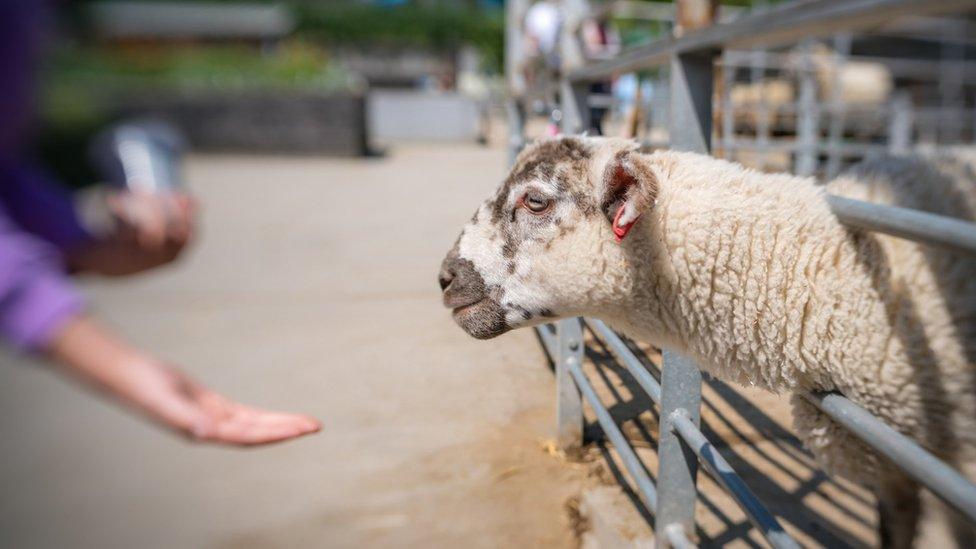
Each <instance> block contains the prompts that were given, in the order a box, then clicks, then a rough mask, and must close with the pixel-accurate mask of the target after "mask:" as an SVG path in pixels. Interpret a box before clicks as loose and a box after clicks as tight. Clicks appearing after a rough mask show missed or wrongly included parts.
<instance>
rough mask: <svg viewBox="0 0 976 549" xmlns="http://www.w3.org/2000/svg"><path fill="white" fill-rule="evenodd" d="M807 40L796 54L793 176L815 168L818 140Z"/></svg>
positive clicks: (812, 78)
mask: <svg viewBox="0 0 976 549" xmlns="http://www.w3.org/2000/svg"><path fill="white" fill-rule="evenodd" d="M811 45H812V44H811V41H810V40H809V39H807V40H804V41H803V42H801V44H800V48H799V49H798V51H799V53H800V98H799V99H800V101H799V103H798V106H799V110H798V112H797V113H796V126H797V128H796V129H797V132H796V133H797V147H796V153H795V157H794V158H795V160H794V166H793V171H794V173H796V175H813V174H814V173H815V172H816V171H817V157H818V155H819V146H818V141H819V139H820V106H819V105H818V103H817V83H816V81H815V80H814V75H813V71H814V67H813V62H812V59H811V58H810V55H811Z"/></svg>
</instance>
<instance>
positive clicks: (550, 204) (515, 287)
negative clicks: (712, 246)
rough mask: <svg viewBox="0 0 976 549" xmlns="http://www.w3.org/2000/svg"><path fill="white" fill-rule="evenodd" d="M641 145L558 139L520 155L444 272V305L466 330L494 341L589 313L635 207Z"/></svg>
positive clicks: (451, 254) (449, 257) (467, 228)
mask: <svg viewBox="0 0 976 549" xmlns="http://www.w3.org/2000/svg"><path fill="white" fill-rule="evenodd" d="M635 149H636V144H635V143H634V142H632V141H626V140H619V139H604V138H592V137H582V138H577V137H561V138H556V139H550V140H544V141H540V142H537V143H535V144H533V145H531V146H529V147H527V148H526V149H525V150H524V151H523V152H522V154H521V155H519V158H518V160H517V161H516V163H515V167H514V168H513V169H512V171H511V173H510V174H509V176H508V177H507V178H506V179H505V181H504V182H503V183H502V185H501V187H499V189H498V191H497V192H496V193H495V195H494V196H492V197H491V198H489V199H488V200H486V201H485V202H484V203H483V204H482V205H481V207H480V208H479V209H478V211H477V212H475V214H474V217H472V219H471V221H470V222H469V223H468V224H467V225H466V226H465V227H464V230H463V231H462V232H461V236H460V237H459V238H458V241H457V243H456V244H455V245H454V248H453V249H452V250H451V251H450V252H449V253H448V255H447V257H446V258H445V259H444V263H443V264H442V266H441V273H440V284H441V288H442V290H443V292H444V294H443V299H444V305H445V306H447V307H449V308H451V309H453V313H454V319H455V320H456V321H457V323H458V324H459V325H460V326H461V327H462V328H464V330H465V331H467V332H468V333H469V334H471V335H473V336H475V337H477V338H481V339H487V338H491V337H494V336H497V335H499V334H502V333H504V332H506V331H508V330H510V329H512V328H515V327H519V326H525V325H531V324H537V323H540V322H544V321H546V320H547V319H552V318H555V317H564V316H570V315H575V314H581V313H582V312H583V310H584V307H583V305H584V304H585V303H586V302H587V299H588V297H591V296H592V294H593V291H592V290H593V288H594V286H595V285H599V284H600V283H601V280H602V278H603V277H602V273H603V271H604V269H605V265H606V262H605V261H604V260H602V259H601V258H602V257H605V256H606V254H605V253H603V252H604V250H603V248H604V246H610V247H612V248H617V247H618V246H617V245H616V243H615V242H614V233H613V232H612V231H611V228H612V227H613V226H614V222H615V221H614V220H615V219H621V218H622V217H621V214H623V213H625V209H626V208H625V205H628V204H629V205H631V206H632V205H633V204H635V203H636V202H637V201H636V200H628V193H629V191H630V190H631V187H634V186H633V185H630V184H629V183H631V182H633V181H634V180H635V178H634V176H633V175H632V173H631V171H628V170H629V167H630V166H631V164H632V162H630V160H629V158H630V157H629V156H628V155H629V154H630V153H631V152H633V151H634V150H635ZM631 194H633V193H631ZM633 209H634V208H633V207H631V208H630V210H627V211H631V210H633ZM614 212H616V217H615V215H614ZM628 215H629V214H628ZM623 218H624V219H625V220H626V219H627V216H626V215H625V216H623ZM634 218H635V217H634ZM633 221H634V219H630V220H629V221H627V223H628V225H627V227H626V228H625V231H624V232H625V233H626V230H629V225H630V224H632V223H633ZM613 253H615V251H613V250H611V255H612V254H613ZM587 258H589V259H587Z"/></svg>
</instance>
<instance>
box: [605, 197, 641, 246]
mask: <svg viewBox="0 0 976 549" xmlns="http://www.w3.org/2000/svg"><path fill="white" fill-rule="evenodd" d="M625 208H626V204H625V205H623V206H620V209H619V210H617V215H615V216H613V227H612V229H613V235H614V237H615V238H616V239H617V242H623V240H624V237H625V236H627V233H629V232H630V228H631V227H633V226H634V223H637V220H638V219H640V216H639V215H638V216H637V217H636V218H635V219H634V220H633V221H631V222H630V223H628V224H626V225H621V224H620V218H621V217H623V215H624V209H625Z"/></svg>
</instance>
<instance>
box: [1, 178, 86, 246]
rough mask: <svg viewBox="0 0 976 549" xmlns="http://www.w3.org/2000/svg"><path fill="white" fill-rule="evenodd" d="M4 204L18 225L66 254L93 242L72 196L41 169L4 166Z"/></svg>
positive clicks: (2, 185)
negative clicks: (79, 216)
mask: <svg viewBox="0 0 976 549" xmlns="http://www.w3.org/2000/svg"><path fill="white" fill-rule="evenodd" d="M0 203H3V205H4V206H5V207H6V208H7V214H8V215H9V216H10V218H11V220H13V222H14V223H15V224H17V225H19V226H20V227H22V228H23V229H25V230H26V231H28V232H30V233H32V234H34V235H36V236H39V237H41V238H43V239H44V240H47V241H48V242H50V243H52V244H54V245H55V246H57V247H58V248H59V249H61V250H62V251H67V250H71V249H73V248H76V247H78V245H80V244H83V243H85V242H88V241H90V240H91V236H90V235H89V234H88V232H87V231H85V229H84V228H83V227H82V224H81V221H80V220H79V219H78V213H77V210H76V209H75V204H74V201H73V199H72V197H71V194H70V193H69V192H68V191H67V190H66V189H63V188H61V187H59V186H57V185H56V184H55V183H54V182H52V181H51V180H50V179H48V177H47V176H46V174H44V173H43V172H42V171H41V170H39V169H36V168H33V167H29V166H18V167H6V168H4V167H2V166H0Z"/></svg>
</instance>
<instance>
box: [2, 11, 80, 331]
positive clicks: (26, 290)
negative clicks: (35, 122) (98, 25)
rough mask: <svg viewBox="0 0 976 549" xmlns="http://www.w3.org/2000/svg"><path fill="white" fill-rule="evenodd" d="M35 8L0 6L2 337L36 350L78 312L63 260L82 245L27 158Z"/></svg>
mask: <svg viewBox="0 0 976 549" xmlns="http://www.w3.org/2000/svg"><path fill="white" fill-rule="evenodd" d="M40 4H42V3H41V2H34V1H32V0H3V1H2V2H0V336H2V337H3V339H5V340H6V341H7V342H8V343H11V344H13V345H14V346H16V347H18V348H20V349H26V350H39V349H42V348H44V346H45V345H46V344H47V343H49V342H50V340H51V338H52V337H53V336H54V335H55V334H56V333H57V331H58V329H59V328H60V327H61V326H63V325H64V323H65V321H67V320H68V319H69V318H71V317H72V316H74V315H76V314H78V313H79V312H80V311H81V310H82V308H83V307H84V303H83V300H82V299H81V296H80V295H79V294H78V292H77V291H76V290H75V289H74V287H73V286H72V284H71V281H70V280H68V279H67V275H66V273H65V267H64V260H63V254H64V252H65V251H67V250H69V249H70V248H72V247H74V246H78V245H79V244H82V243H83V242H84V241H85V240H87V239H88V235H87V234H86V233H85V231H84V230H83V229H82V228H81V225H80V224H79V222H78V219H77V216H76V214H75V210H74V208H73V205H72V202H71V197H70V196H69V195H68V194H67V193H65V192H62V191H60V190H59V189H58V188H57V187H56V186H55V185H54V184H53V182H51V181H50V180H48V178H47V177H45V175H44V174H43V173H42V172H41V171H39V170H38V169H36V168H35V167H33V166H32V165H31V162H30V160H29V157H28V155H27V152H26V150H27V149H26V146H27V144H28V140H29V137H30V136H29V135H28V132H29V128H30V122H31V119H30V118H31V113H32V112H33V109H32V102H33V97H34V96H33V88H32V81H33V71H34V70H35V68H36V67H35V61H36V53H37V46H38V42H39V40H40V35H41V33H40V30H41V25H42V19H43V15H44V14H43V12H42V10H41V9H40V7H39V5H40Z"/></svg>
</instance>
